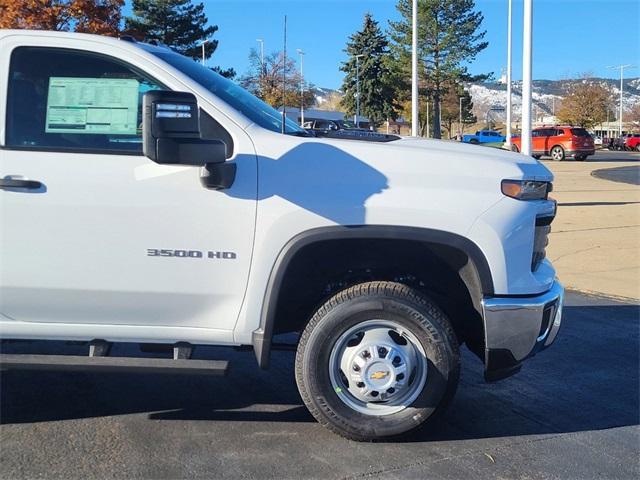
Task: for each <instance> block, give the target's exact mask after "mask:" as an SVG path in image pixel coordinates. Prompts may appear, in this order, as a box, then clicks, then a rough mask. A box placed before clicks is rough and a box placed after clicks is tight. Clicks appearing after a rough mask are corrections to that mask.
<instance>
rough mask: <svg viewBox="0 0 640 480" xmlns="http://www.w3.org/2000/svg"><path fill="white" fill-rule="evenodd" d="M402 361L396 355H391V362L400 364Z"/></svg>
mask: <svg viewBox="0 0 640 480" xmlns="http://www.w3.org/2000/svg"><path fill="white" fill-rule="evenodd" d="M401 361H402V359H401V358H400V357H398V356H395V357H393V364H394V365H400V362H401Z"/></svg>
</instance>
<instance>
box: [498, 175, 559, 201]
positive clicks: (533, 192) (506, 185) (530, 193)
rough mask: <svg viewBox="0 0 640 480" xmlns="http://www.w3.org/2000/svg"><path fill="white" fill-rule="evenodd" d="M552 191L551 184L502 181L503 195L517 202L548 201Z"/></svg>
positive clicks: (527, 181)
mask: <svg viewBox="0 0 640 480" xmlns="http://www.w3.org/2000/svg"><path fill="white" fill-rule="evenodd" d="M551 190H552V186H551V182H539V181H535V180H502V193H503V194H504V195H506V196H507V197H511V198H515V199H516V200H546V199H547V197H548V196H549V192H550V191H551Z"/></svg>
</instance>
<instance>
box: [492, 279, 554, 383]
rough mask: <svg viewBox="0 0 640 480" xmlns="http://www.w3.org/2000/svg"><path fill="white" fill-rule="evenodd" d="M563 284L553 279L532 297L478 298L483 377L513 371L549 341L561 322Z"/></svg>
mask: <svg viewBox="0 0 640 480" xmlns="http://www.w3.org/2000/svg"><path fill="white" fill-rule="evenodd" d="M563 301H564V287H563V286H562V284H560V282H558V281H556V282H554V284H553V286H552V287H551V289H550V290H549V291H548V292H545V293H543V294H540V295H537V296H534V297H491V298H485V299H484V300H483V301H482V316H483V317H484V341H485V363H484V364H485V372H484V376H485V380H487V381H495V380H500V379H502V378H506V377H509V376H511V375H513V374H514V373H517V372H518V371H519V370H520V368H521V366H522V362H523V361H524V360H525V359H527V358H528V357H531V356H533V355H535V354H536V353H537V352H539V351H540V350H543V349H545V348H547V347H548V346H549V345H551V344H552V343H553V341H554V340H555V339H556V336H557V335H558V330H559V329H560V323H561V321H562V306H563Z"/></svg>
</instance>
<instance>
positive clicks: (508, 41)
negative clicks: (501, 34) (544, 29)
mask: <svg viewBox="0 0 640 480" xmlns="http://www.w3.org/2000/svg"><path fill="white" fill-rule="evenodd" d="M511 4H512V0H509V12H508V15H507V16H508V18H509V20H508V25H507V139H506V141H505V142H504V146H505V148H507V149H509V150H511V7H512V5H511Z"/></svg>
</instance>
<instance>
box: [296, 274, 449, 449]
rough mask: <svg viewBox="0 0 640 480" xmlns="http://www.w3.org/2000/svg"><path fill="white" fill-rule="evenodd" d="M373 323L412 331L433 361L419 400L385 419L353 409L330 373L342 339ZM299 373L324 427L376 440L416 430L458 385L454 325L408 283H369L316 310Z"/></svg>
mask: <svg viewBox="0 0 640 480" xmlns="http://www.w3.org/2000/svg"><path fill="white" fill-rule="evenodd" d="M372 319H376V320H388V321H392V322H394V323H395V324H398V325H400V326H401V327H402V328H403V329H406V331H408V332H410V333H411V334H412V335H413V336H414V337H415V338H416V339H417V340H418V341H419V342H420V345H421V347H422V349H423V350H424V354H425V356H426V359H427V361H426V366H427V375H426V380H425V384H424V386H423V388H422V390H421V391H420V392H419V394H418V395H417V397H416V398H415V400H414V401H413V402H411V404H410V405H408V406H406V407H404V409H403V410H401V411H398V412H394V413H391V414H388V415H382V416H376V415H369V414H366V413H361V412H359V411H357V410H355V409H354V408H352V407H351V406H349V405H347V403H346V402H344V401H343V400H342V399H341V398H340V397H339V396H338V393H336V390H340V389H334V387H332V384H331V378H330V373H329V370H330V357H331V352H332V350H333V349H334V346H335V345H336V342H337V341H338V339H339V338H340V337H341V335H343V334H344V333H345V332H347V331H348V330H349V329H350V328H353V327H354V326H356V325H358V324H361V323H363V322H366V321H367V320H372ZM295 372H296V382H297V384H298V389H299V391H300V395H301V396H302V399H303V401H304V403H305V405H306V406H307V408H308V409H309V411H310V412H311V414H312V415H313V416H314V417H315V418H316V420H318V422H319V423H320V424H321V425H323V426H325V427H326V428H328V429H329V430H331V431H333V432H334V433H337V434H338V435H341V436H343V437H345V438H349V439H351V440H358V441H374V440H380V439H389V438H393V437H398V436H401V435H403V434H406V433H408V432H410V431H412V430H415V429H416V428H418V427H420V426H423V425H424V424H425V422H426V421H427V420H428V419H430V418H431V419H432V418H434V416H435V415H436V414H439V413H440V412H442V411H443V410H444V409H445V407H446V406H447V404H448V403H449V402H450V401H451V399H452V398H453V396H454V394H455V391H456V388H457V385H458V380H459V377H460V350H459V345H458V341H457V338H456V334H455V333H454V331H453V328H452V326H451V323H450V322H449V320H448V319H447V317H446V316H445V314H444V313H443V312H442V310H440V308H438V306H437V305H436V304H435V303H433V302H432V301H431V300H429V299H428V298H426V297H425V296H424V295H422V294H420V293H419V292H417V291H415V290H413V289H411V288H409V287H407V286H406V285H402V284H399V283H393V282H368V283H362V284H358V285H355V286H353V287H351V288H348V289H346V290H343V291H342V292H339V293H338V294H336V295H334V296H333V297H332V298H331V299H329V300H328V301H327V302H326V303H325V304H324V305H323V306H322V307H320V309H318V310H317V311H316V313H315V314H314V315H313V317H312V318H311V320H310V321H309V323H308V324H307V326H306V328H305V329H304V332H303V333H302V336H301V338H300V342H299V344H298V350H297V353H296V365H295ZM372 378H373V377H372Z"/></svg>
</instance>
